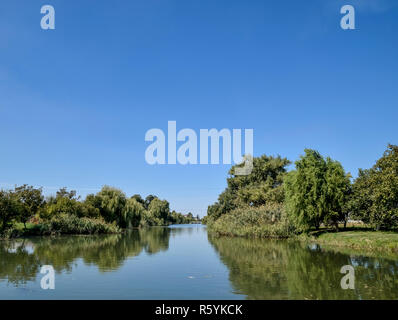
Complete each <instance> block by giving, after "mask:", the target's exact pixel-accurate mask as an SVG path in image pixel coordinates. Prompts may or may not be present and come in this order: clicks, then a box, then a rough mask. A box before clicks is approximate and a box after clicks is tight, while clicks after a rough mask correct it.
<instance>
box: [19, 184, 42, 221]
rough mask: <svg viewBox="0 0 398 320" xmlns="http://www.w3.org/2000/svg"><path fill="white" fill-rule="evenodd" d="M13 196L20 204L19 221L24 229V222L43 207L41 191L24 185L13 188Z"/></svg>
mask: <svg viewBox="0 0 398 320" xmlns="http://www.w3.org/2000/svg"><path fill="white" fill-rule="evenodd" d="M14 194H15V197H16V200H17V201H18V202H19V203H20V209H21V210H20V212H19V220H20V221H21V222H22V223H23V224H24V226H25V227H26V222H27V221H28V220H29V219H30V218H31V217H33V216H34V215H35V214H37V213H38V211H39V209H40V208H42V207H43V205H44V197H43V194H42V189H41V188H40V189H35V188H33V187H32V186H28V185H26V184H24V185H22V186H20V187H15V189H14Z"/></svg>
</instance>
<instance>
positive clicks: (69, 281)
mask: <svg viewBox="0 0 398 320" xmlns="http://www.w3.org/2000/svg"><path fill="white" fill-rule="evenodd" d="M42 265H52V266H53V267H54V269H55V271H56V275H55V290H43V289H41V286H40V280H41V278H42V277H43V276H44V275H42V274H40V268H41V266H42ZM343 265H352V266H354V267H355V275H356V283H355V290H343V289H341V287H340V280H341V278H342V276H343V275H342V274H340V273H339V271H340V268H341V267H342V266H343ZM397 272H398V261H396V260H393V259H383V258H370V257H366V256H360V255H353V254H352V253H341V252H334V251H327V250H325V249H322V248H320V247H318V246H307V245H303V244H300V243H292V242H288V241H270V240H262V241H255V240H248V239H235V238H234V239H230V238H218V239H216V238H213V237H210V236H208V234H207V231H206V228H205V227H203V226H201V225H189V226H188V225H184V226H175V227H174V226H172V227H169V228H161V227H155V228H150V229H146V230H135V231H132V232H130V233H128V234H124V235H107V236H65V237H58V238H30V239H25V240H16V241H0V299H397V298H398V275H397Z"/></svg>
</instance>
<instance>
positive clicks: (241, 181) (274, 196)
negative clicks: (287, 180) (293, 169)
mask: <svg viewBox="0 0 398 320" xmlns="http://www.w3.org/2000/svg"><path fill="white" fill-rule="evenodd" d="M289 164H290V161H289V160H287V159H286V158H281V157H280V156H277V157H272V156H266V155H263V156H261V157H255V158H253V170H252V172H251V173H250V174H249V175H246V176H244V175H243V176H236V175H235V174H234V173H235V168H236V167H237V166H232V168H231V169H230V171H229V177H228V178H227V188H226V189H225V191H224V192H222V193H221V194H220V195H219V197H218V201H217V202H216V203H215V204H213V205H211V206H209V207H208V210H207V215H208V216H209V217H211V218H212V219H213V220H216V219H218V218H219V217H220V216H222V215H224V214H226V213H228V212H230V211H232V210H234V209H236V208H239V207H244V206H253V207H258V206H262V205H265V204H267V203H281V202H283V198H284V195H283V187H282V183H283V176H284V175H285V173H286V166H288V165H289Z"/></svg>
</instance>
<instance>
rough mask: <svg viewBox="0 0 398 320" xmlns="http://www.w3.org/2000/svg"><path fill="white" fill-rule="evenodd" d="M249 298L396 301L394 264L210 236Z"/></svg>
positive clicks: (274, 243) (278, 243)
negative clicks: (346, 286) (351, 277)
mask: <svg viewBox="0 0 398 320" xmlns="http://www.w3.org/2000/svg"><path fill="white" fill-rule="evenodd" d="M209 241H210V243H211V244H212V245H213V246H214V248H215V249H216V251H217V252H218V253H219V256H220V259H221V260H222V262H223V263H224V264H225V265H226V266H227V267H228V269H229V270H230V275H229V280H230V281H231V283H232V285H233V287H234V289H235V290H236V291H237V292H238V293H242V294H245V295H246V296H247V298H248V299H397V298H398V275H397V272H398V261H396V260H389V259H383V258H370V257H365V256H356V255H354V254H345V253H344V254H343V253H340V252H335V251H325V250H323V249H322V248H320V247H319V246H308V245H305V244H302V243H298V242H289V241H262V240H250V239H240V238H233V239H230V238H214V237H209ZM343 265H352V266H354V267H355V279H356V282H355V290H343V289H341V287H340V281H341V278H342V277H343V274H341V273H340V268H341V267H342V266H343Z"/></svg>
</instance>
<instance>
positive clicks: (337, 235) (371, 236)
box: [296, 228, 398, 255]
mask: <svg viewBox="0 0 398 320" xmlns="http://www.w3.org/2000/svg"><path fill="white" fill-rule="evenodd" d="M296 238H297V239H298V240H301V241H304V242H311V243H317V244H320V245H322V246H324V247H325V248H328V249H333V248H338V249H339V250H340V249H344V248H347V249H352V250H355V251H363V252H365V253H366V254H368V253H386V254H393V255H398V233H397V232H394V231H373V230H372V229H369V228H348V229H347V230H341V231H339V232H331V231H330V230H320V231H316V232H315V231H314V232H312V233H309V234H308V235H305V234H302V235H299V236H297V237H296Z"/></svg>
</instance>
